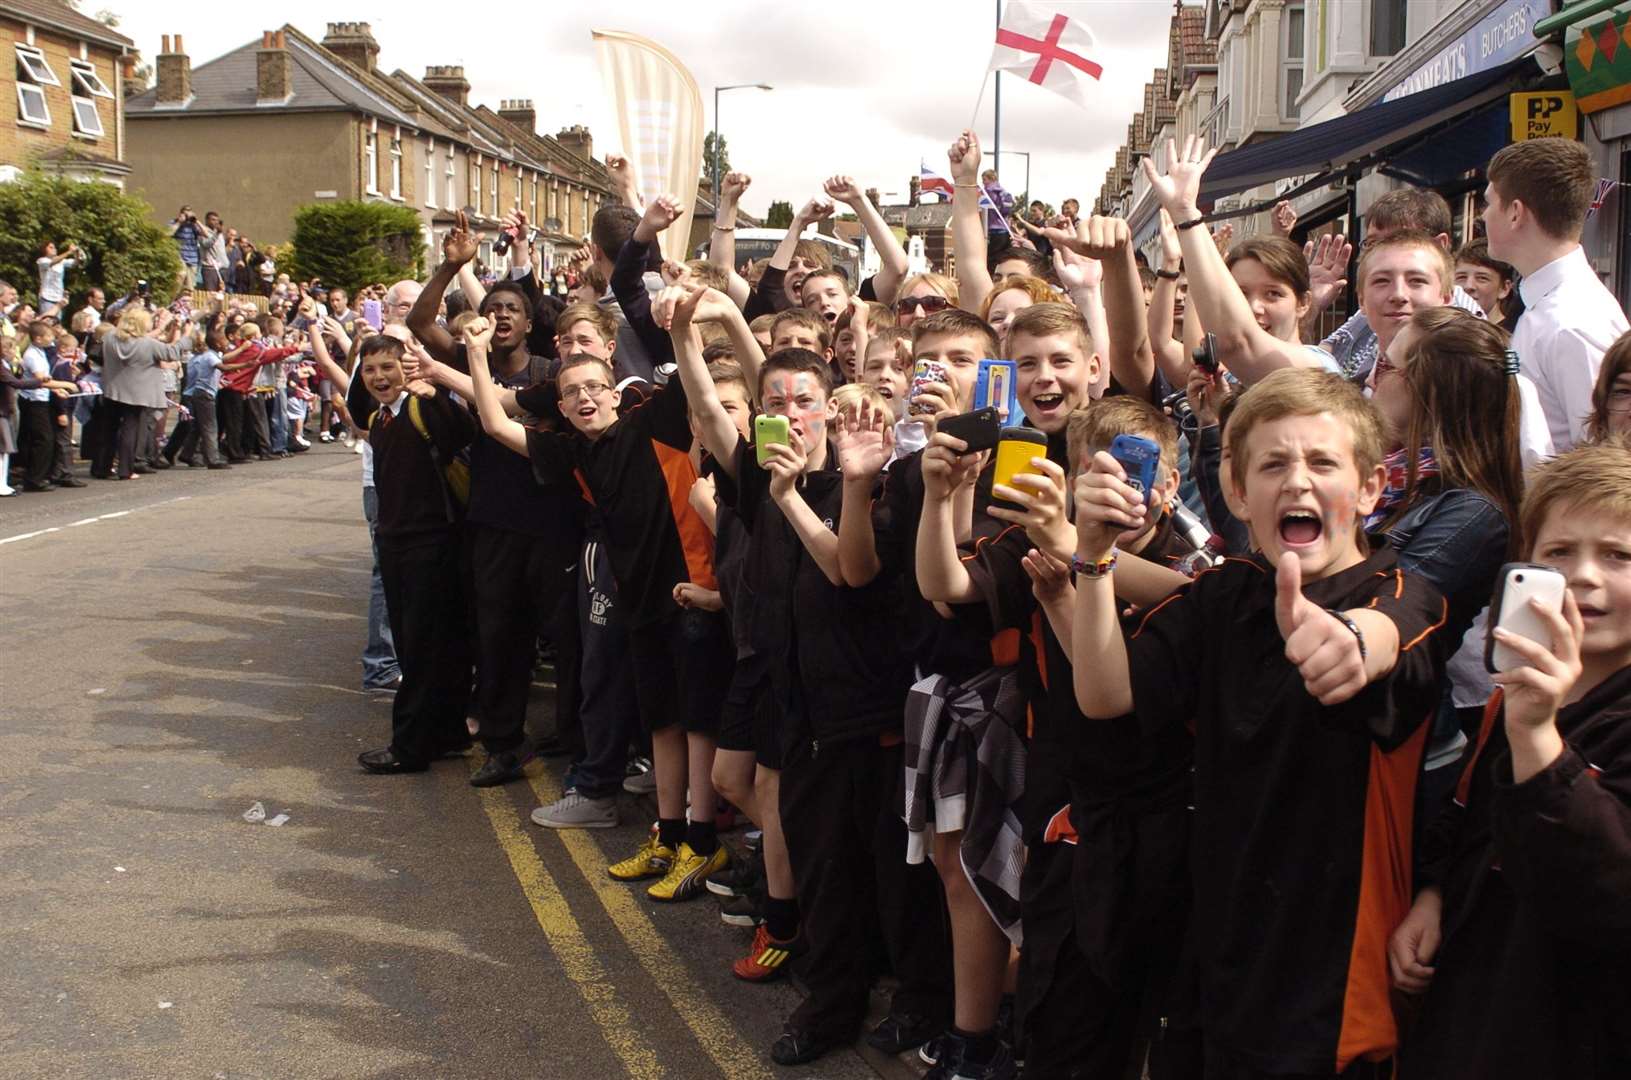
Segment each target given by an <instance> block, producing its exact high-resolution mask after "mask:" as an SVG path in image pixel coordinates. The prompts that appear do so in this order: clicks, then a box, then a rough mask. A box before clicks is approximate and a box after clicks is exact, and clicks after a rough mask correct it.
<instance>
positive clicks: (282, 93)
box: [255, 30, 294, 105]
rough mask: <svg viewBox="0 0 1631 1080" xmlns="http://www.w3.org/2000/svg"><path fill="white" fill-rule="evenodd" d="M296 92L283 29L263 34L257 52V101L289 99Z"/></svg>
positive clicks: (258, 103) (263, 102) (259, 102)
mask: <svg viewBox="0 0 1631 1080" xmlns="http://www.w3.org/2000/svg"><path fill="white" fill-rule="evenodd" d="M293 93H294V75H293V62H292V61H291V60H290V59H289V50H288V47H287V43H286V42H285V40H284V36H283V31H282V30H267V31H265V32H264V33H262V34H261V47H260V48H259V49H258V50H257V51H256V53H255V103H256V104H257V105H261V104H266V103H267V102H274V101H277V102H282V101H288V100H289V98H290V96H291V95H293Z"/></svg>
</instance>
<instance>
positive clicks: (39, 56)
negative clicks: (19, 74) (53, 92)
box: [15, 41, 62, 86]
mask: <svg viewBox="0 0 1631 1080" xmlns="http://www.w3.org/2000/svg"><path fill="white" fill-rule="evenodd" d="M15 48H16V50H17V62H18V63H19V64H21V65H22V66H23V72H24V74H26V75H27V76H28V77H29V79H30V80H32V81H33V82H34V83H35V84H37V85H39V86H61V85H62V83H61V82H60V81H59V80H58V79H57V73H56V72H55V71H52V70H51V62H50V61H49V60H47V59H46V58H45V53H43V52H41V51H40V50H39V49H36V48H35V47H34V46H32V45H24V44H23V43H22V42H20V41H19V42H17V43H16V45H15ZM18 81H19V82H20V81H21V79H19V80H18Z"/></svg>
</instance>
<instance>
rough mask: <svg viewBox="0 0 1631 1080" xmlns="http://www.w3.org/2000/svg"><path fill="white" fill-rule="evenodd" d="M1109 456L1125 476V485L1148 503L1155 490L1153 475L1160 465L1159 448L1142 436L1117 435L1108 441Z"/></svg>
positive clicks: (1151, 440)
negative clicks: (1114, 460) (1139, 493)
mask: <svg viewBox="0 0 1631 1080" xmlns="http://www.w3.org/2000/svg"><path fill="white" fill-rule="evenodd" d="M1110 456H1111V457H1113V458H1115V459H1116V463H1117V464H1119V465H1120V466H1121V468H1122V470H1123V471H1124V472H1126V474H1127V483H1128V484H1130V485H1132V486H1133V487H1134V488H1136V489H1137V490H1138V491H1140V492H1141V493H1143V495H1144V501H1145V502H1146V503H1148V502H1149V501H1150V493H1151V492H1152V491H1154V490H1155V474H1156V471H1157V469H1158V468H1159V467H1160V464H1161V447H1160V446H1158V445H1157V444H1156V442H1155V440H1153V439H1146V438H1145V437H1144V436H1142V435H1117V436H1116V437H1115V438H1114V439H1111V440H1110Z"/></svg>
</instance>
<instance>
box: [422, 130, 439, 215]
mask: <svg viewBox="0 0 1631 1080" xmlns="http://www.w3.org/2000/svg"><path fill="white" fill-rule="evenodd" d="M425 205H426V206H427V207H429V208H431V209H432V210H434V209H435V208H436V140H435V139H431V138H426V139H425Z"/></svg>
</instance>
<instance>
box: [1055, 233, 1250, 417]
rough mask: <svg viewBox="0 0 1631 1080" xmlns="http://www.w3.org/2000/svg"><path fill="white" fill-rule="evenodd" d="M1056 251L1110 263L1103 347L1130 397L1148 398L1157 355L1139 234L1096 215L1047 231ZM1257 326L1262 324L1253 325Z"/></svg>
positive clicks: (1106, 274)
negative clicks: (1072, 227) (1071, 228)
mask: <svg viewBox="0 0 1631 1080" xmlns="http://www.w3.org/2000/svg"><path fill="white" fill-rule="evenodd" d="M1045 234H1046V236H1047V237H1048V239H1049V240H1050V241H1051V242H1052V243H1053V245H1054V246H1055V247H1060V246H1063V247H1067V248H1070V249H1071V250H1072V251H1074V252H1076V253H1077V254H1078V255H1086V256H1088V257H1089V258H1093V259H1098V260H1099V261H1100V262H1101V263H1102V264H1103V265H1104V311H1105V320H1106V322H1107V323H1108V330H1107V333H1106V343H1105V345H1104V346H1103V350H1104V353H1105V354H1106V358H1107V359H1108V360H1109V362H1110V374H1112V375H1114V376H1115V377H1116V381H1117V382H1119V383H1120V384H1121V388H1122V389H1123V390H1126V391H1127V392H1128V393H1130V394H1137V395H1140V396H1143V395H1145V394H1147V393H1148V392H1149V386H1150V383H1151V382H1152V381H1153V380H1154V378H1155V353H1154V352H1153V351H1152V350H1151V348H1150V333H1149V325H1148V323H1147V321H1146V318H1145V311H1144V286H1143V285H1142V284H1141V283H1140V282H1139V280H1138V262H1137V260H1136V259H1134V257H1133V236H1132V233H1131V232H1130V231H1129V230H1128V228H1127V223H1126V222H1125V221H1123V220H1122V219H1121V218H1112V217H1097V216H1095V217H1090V218H1085V219H1084V220H1082V221H1081V222H1079V223H1078V224H1077V226H1076V232H1075V234H1074V235H1073V234H1071V233H1068V232H1066V231H1064V230H1063V229H1048V230H1046V231H1045ZM1253 325H1256V324H1253Z"/></svg>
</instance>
